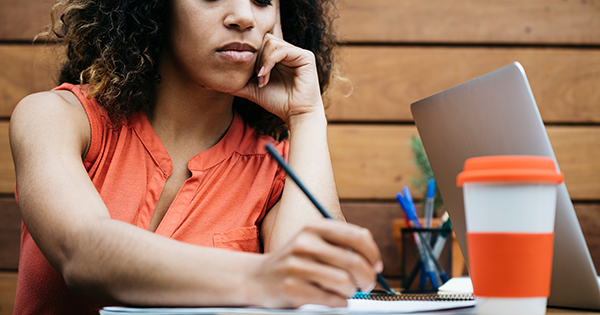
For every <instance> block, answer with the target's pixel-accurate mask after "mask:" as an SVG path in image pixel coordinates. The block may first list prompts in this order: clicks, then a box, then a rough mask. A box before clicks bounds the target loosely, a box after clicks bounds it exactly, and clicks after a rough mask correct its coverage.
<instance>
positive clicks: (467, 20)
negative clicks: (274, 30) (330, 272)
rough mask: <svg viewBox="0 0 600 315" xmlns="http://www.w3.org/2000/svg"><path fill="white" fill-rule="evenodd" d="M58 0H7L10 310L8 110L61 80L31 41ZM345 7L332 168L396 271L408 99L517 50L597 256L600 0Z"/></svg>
mask: <svg viewBox="0 0 600 315" xmlns="http://www.w3.org/2000/svg"><path fill="white" fill-rule="evenodd" d="M51 4H52V0H3V1H2V2H0V21H3V23H1V24H0V314H10V313H11V311H12V303H13V300H14V290H15V279H16V273H17V263H18V246H19V244H18V242H19V228H20V226H19V224H20V219H19V213H18V209H17V206H16V203H15V201H14V195H13V188H14V171H13V167H12V161H11V155H10V148H9V144H8V121H9V118H10V114H11V112H12V110H13V108H14V106H15V105H16V104H17V102H18V101H19V100H20V99H21V98H22V97H24V96H25V95H27V94H30V93H33V92H37V91H43V90H47V89H50V88H52V87H53V86H54V85H55V82H54V81H53V78H54V77H55V73H56V66H57V65H58V64H59V63H60V60H61V57H60V54H59V52H60V50H58V49H56V48H55V47H53V46H51V45H43V43H39V42H38V43H32V39H33V37H34V36H35V35H36V34H37V33H38V32H39V31H40V30H42V29H43V28H44V26H45V25H47V24H48V23H49V18H48V14H47V12H48V11H49V8H50V6H51ZM339 10H340V18H339V20H338V30H339V34H340V40H341V42H342V43H343V45H342V49H341V50H340V52H339V57H340V58H339V61H340V62H339V65H340V70H341V71H342V75H343V76H345V77H346V78H348V79H349V80H350V82H351V84H352V86H351V87H350V86H349V85H347V84H343V83H338V84H335V85H334V86H333V87H332V89H331V90H330V91H329V93H328V101H327V103H328V106H329V107H328V110H327V114H328V118H329V120H330V127H329V139H330V146H331V152H332V159H333V165H334V171H335V175H336V181H337V184H338V188H339V193H340V196H341V198H342V203H343V209H344V212H345V213H346V216H347V218H348V220H349V221H350V222H356V223H359V224H362V225H364V226H366V227H368V228H370V229H371V230H372V231H373V233H374V235H375V237H376V240H377V242H378V243H379V245H380V247H381V249H382V252H383V254H384V262H385V264H386V269H385V272H384V273H385V275H386V276H387V277H389V278H397V277H399V276H400V257H399V254H398V252H397V248H396V244H395V241H394V240H393V237H392V228H391V221H392V220H394V219H398V218H401V214H400V211H399V208H398V206H397V205H396V203H395V202H394V201H393V196H394V194H395V193H396V192H397V191H399V190H400V189H401V187H402V186H404V185H408V186H411V182H412V179H413V178H414V177H415V176H416V175H417V170H416V168H415V166H414V165H413V162H412V157H413V156H412V152H411V151H410V147H409V145H408V142H409V141H410V137H411V136H412V135H415V134H416V129H415V127H414V123H413V121H412V117H411V115H410V111H409V104H410V103H412V102H414V101H416V100H419V99H421V98H424V97H426V96H429V95H431V94H434V93H437V92H439V91H442V90H444V89H447V88H449V87H452V86H454V85H457V84H459V83H461V82H463V81H466V80H468V79H471V78H473V77H476V76H479V75H482V74H484V73H486V72H489V71H492V70H494V69H496V68H499V67H501V66H504V65H506V64H508V63H510V62H512V61H515V60H517V61H520V62H521V63H522V64H523V66H524V68H525V70H526V72H527V74H528V77H529V80H530V84H531V86H532V89H533V93H534V95H535V97H536V99H537V102H538V106H539V108H540V112H541V114H542V117H543V119H544V121H545V123H546V125H547V130H548V133H549V136H550V140H551V142H552V144H553V146H554V149H555V152H556V156H557V159H558V161H559V164H560V165H561V169H562V171H563V172H564V174H565V178H566V183H567V187H568V188H569V191H570V193H571V196H572V198H573V200H574V202H575V209H576V212H577V214H578V216H579V220H580V223H581V225H582V228H583V231H584V234H585V236H586V240H587V242H588V246H589V248H590V250H591V253H592V257H593V258H594V260H595V263H596V265H597V267H599V266H600V232H599V231H600V229H599V228H598V227H599V226H600V180H599V178H600V0H530V1H520V0H488V1H478V0H455V1H447V0H371V1H362V0H345V1H344V2H340V3H339ZM350 90H352V93H351V94H350V96H346V94H348V92H349V91H350ZM411 187H412V186H411ZM415 195H416V197H417V198H420V197H421V195H420V193H418V192H416V191H415Z"/></svg>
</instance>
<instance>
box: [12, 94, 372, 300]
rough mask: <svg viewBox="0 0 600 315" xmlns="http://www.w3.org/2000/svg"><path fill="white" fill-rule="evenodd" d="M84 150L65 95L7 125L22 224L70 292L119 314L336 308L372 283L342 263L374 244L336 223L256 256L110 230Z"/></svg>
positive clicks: (119, 226) (84, 126)
mask: <svg viewBox="0 0 600 315" xmlns="http://www.w3.org/2000/svg"><path fill="white" fill-rule="evenodd" d="M89 140H90V127H89V122H88V119H87V116H86V114H85V111H84V110H83V107H82V106H81V104H80V103H79V102H78V101H77V99H76V98H75V96H74V95H73V94H71V93H70V92H63V91H57V92H44V93H40V94H34V95H32V96H29V97H27V98H25V99H24V100H23V101H21V103H19V105H18V106H17V107H16V109H15V111H14V112H13V115H12V116H11V123H10V141H11V148H12V153H13V158H14V163H15V169H16V175H17V188H18V193H19V207H20V210H21V215H22V218H23V221H24V222H25V225H26V226H27V229H28V230H29V233H30V234H31V236H32V237H33V239H34V240H35V242H36V244H37V245H38V247H39V248H40V250H41V251H42V253H43V254H44V255H45V257H46V258H47V259H48V261H49V262H50V264H52V266H54V268H55V269H56V270H57V271H58V272H59V273H60V274H61V275H62V276H63V278H64V279H65V282H66V283H67V285H68V286H69V287H70V288H71V289H73V290H76V291H79V292H83V293H85V294H87V295H90V296H93V297H96V298H99V299H103V300H107V301H114V302H117V303H119V304H126V305H144V306H155V305H156V306H169V305H174V306H215V305H231V306H235V305H263V306H267V307H296V306H299V305H302V304H306V303H317V304H325V305H330V306H342V305H345V297H347V296H348V295H350V294H352V293H353V292H354V291H353V289H352V288H355V287H356V284H355V283H354V281H355V279H358V278H359V277H358V275H364V274H368V273H372V270H371V269H370V268H365V266H364V264H356V263H354V264H353V263H339V262H340V261H351V262H352V261H354V262H355V261H357V260H359V259H358V257H359V256H362V255H365V253H364V252H361V249H362V248H368V249H369V250H368V251H365V252H373V251H377V249H376V248H373V247H374V246H375V245H374V242H373V241H372V239H358V240H356V239H355V238H352V237H350V236H352V235H356V234H357V232H358V231H359V230H360V228H358V227H356V226H351V225H346V224H343V223H341V222H333V221H330V220H324V219H323V220H322V221H321V222H320V223H319V224H317V225H315V226H313V227H308V228H305V229H303V230H302V231H300V233H299V234H298V235H296V237H295V238H294V239H293V241H292V242H290V243H289V244H287V246H284V247H282V248H281V250H278V251H275V252H273V253H269V254H264V255H257V254H249V253H242V252H234V251H229V250H222V249H216V248H208V247H199V246H194V245H190V244H185V243H183V242H179V241H175V240H172V239H169V238H166V237H162V236H159V235H156V234H154V233H151V232H149V231H146V230H143V229H140V228H138V227H135V226H133V225H130V224H128V223H125V222H121V221H118V220H112V219H111V218H110V215H109V212H108V210H107V208H106V206H105V205H104V203H103V201H102V199H101V198H100V195H99V194H98V192H97V190H96V188H95V187H94V185H93V183H92V182H91V180H90V178H89V176H88V174H87V171H86V170H85V168H84V166H83V156H84V155H85V153H86V151H87V147H88V144H89ZM306 241H308V243H307V242H306ZM350 242H352V243H350ZM357 243H358V244H357ZM334 244H336V245H334ZM332 246H333V247H341V248H344V249H345V248H350V247H351V248H354V250H355V251H354V252H351V251H348V250H342V251H334V250H332V249H331V247H332ZM307 249H310V250H307ZM355 256H356V257H355ZM327 261H330V262H331V261H334V262H337V263H326V262H327ZM307 262H310V263H307ZM315 264H316V265H315ZM309 265H310V266H312V267H310V268H307V266H309ZM319 266H321V267H319ZM342 266H343V267H342ZM340 274H342V275H344V274H347V275H346V276H340ZM322 279H329V281H327V283H326V284H323V283H320V281H322ZM332 279H337V280H335V281H331V280H332ZM370 282H373V283H374V279H373V280H372V281H370ZM331 292H338V294H333V295H332V294H331ZM341 292H345V293H341Z"/></svg>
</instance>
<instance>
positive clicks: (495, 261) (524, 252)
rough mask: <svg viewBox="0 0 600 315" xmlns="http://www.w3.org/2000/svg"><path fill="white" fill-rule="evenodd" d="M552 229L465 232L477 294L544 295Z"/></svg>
mask: <svg viewBox="0 0 600 315" xmlns="http://www.w3.org/2000/svg"><path fill="white" fill-rule="evenodd" d="M553 242H554V233H549V234H521V233H467V247H468V251H469V261H470V264H469V265H470V270H469V272H470V275H471V280H472V281H473V290H474V294H475V295H476V296H482V297H505V298H515V297H516V298H519V297H547V296H548V295H549V294H550V279H551V276H552V250H553Z"/></svg>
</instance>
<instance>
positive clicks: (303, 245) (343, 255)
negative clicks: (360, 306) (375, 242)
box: [292, 234, 376, 292]
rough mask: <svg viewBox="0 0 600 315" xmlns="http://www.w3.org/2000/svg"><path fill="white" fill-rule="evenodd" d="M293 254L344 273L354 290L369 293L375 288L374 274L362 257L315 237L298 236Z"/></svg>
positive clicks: (371, 267)
mask: <svg viewBox="0 0 600 315" xmlns="http://www.w3.org/2000/svg"><path fill="white" fill-rule="evenodd" d="M292 250H293V252H294V253H295V254H297V255H300V256H305V257H311V258H313V259H317V260H319V261H320V262H322V263H324V264H325V265H328V266H333V267H335V269H336V270H339V271H343V272H345V274H346V275H345V276H347V277H349V278H350V279H351V282H352V283H353V284H354V288H356V287H358V288H359V289H360V290H361V291H362V292H370V291H371V290H372V289H373V288H374V287H375V282H376V281H375V280H376V272H375V269H374V268H373V266H372V265H371V264H370V263H369V262H368V261H367V260H366V259H365V257H363V256H362V255H360V254H358V253H356V252H353V251H351V250H348V249H346V248H342V247H339V246H335V245H333V244H331V243H327V242H325V241H323V239H321V238H319V237H318V236H316V235H312V234H309V235H300V236H298V237H297V238H296V239H295V241H294V244H293V248H292Z"/></svg>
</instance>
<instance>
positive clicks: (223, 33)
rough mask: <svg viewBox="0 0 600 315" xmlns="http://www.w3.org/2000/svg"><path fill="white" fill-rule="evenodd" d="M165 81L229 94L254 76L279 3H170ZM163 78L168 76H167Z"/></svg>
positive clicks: (276, 24)
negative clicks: (173, 79) (170, 78)
mask: <svg viewBox="0 0 600 315" xmlns="http://www.w3.org/2000/svg"><path fill="white" fill-rule="evenodd" d="M171 12H172V13H171V22H170V27H169V30H168V35H167V37H166V47H165V49H164V53H163V56H162V59H161V67H163V68H161V69H164V67H168V68H169V70H168V71H161V75H162V76H163V79H167V78H168V75H175V76H177V77H179V80H183V82H185V83H186V84H187V83H195V84H199V85H201V86H203V87H206V88H209V89H212V90H216V91H220V92H233V91H237V90H239V89H240V88H242V87H243V86H244V85H245V84H246V83H247V82H248V80H249V79H250V78H251V77H252V75H253V74H254V73H256V70H255V62H256V60H257V57H258V54H259V52H260V51H261V49H262V45H263V38H264V36H265V34H267V33H273V32H274V29H275V28H276V27H277V28H279V27H280V26H279V22H278V20H279V17H278V15H279V0H270V1H269V0H171ZM165 75H167V78H165Z"/></svg>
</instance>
